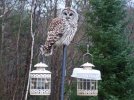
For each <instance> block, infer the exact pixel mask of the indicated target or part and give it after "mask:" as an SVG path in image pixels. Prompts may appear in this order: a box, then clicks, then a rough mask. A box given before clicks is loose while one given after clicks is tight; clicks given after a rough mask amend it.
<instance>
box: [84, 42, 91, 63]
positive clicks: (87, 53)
mask: <svg viewBox="0 0 134 100" xmlns="http://www.w3.org/2000/svg"><path fill="white" fill-rule="evenodd" d="M87 55H89V56H90V57H91V62H92V63H93V56H92V54H90V53H89V44H87V52H86V53H85V54H84V55H83V63H84V62H85V56H87Z"/></svg>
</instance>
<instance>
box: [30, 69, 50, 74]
mask: <svg viewBox="0 0 134 100" xmlns="http://www.w3.org/2000/svg"><path fill="white" fill-rule="evenodd" d="M30 73H31V74H50V73H51V72H50V71H48V70H33V71H32V72H30Z"/></svg>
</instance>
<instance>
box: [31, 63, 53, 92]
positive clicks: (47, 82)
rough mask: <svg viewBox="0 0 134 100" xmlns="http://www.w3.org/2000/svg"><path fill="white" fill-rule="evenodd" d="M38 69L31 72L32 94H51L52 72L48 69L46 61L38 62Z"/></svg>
mask: <svg viewBox="0 0 134 100" xmlns="http://www.w3.org/2000/svg"><path fill="white" fill-rule="evenodd" d="M34 67H36V70H33V71H32V72H30V95H50V93H51V72H50V71H48V70H46V69H45V68H46V67H48V66H47V65H46V64H45V63H42V62H40V63H37V64H36V65H35V66H34Z"/></svg>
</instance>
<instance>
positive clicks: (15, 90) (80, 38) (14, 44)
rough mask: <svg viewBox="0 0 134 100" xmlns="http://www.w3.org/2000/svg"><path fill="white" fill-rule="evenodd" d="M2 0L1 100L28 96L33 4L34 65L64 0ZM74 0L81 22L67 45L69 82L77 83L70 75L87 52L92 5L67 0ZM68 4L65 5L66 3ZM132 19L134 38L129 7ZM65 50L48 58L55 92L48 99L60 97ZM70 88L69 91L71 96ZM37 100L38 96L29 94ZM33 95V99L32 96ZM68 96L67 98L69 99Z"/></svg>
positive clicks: (86, 1) (129, 28)
mask: <svg viewBox="0 0 134 100" xmlns="http://www.w3.org/2000/svg"><path fill="white" fill-rule="evenodd" d="M31 1H32V0H28V1H27V0H0V100H24V97H25V93H26V86H27V81H28V72H29V66H30V57H31V44H32V37H31V34H30V33H31V31H30V28H31V24H30V23H31V19H30V14H31V6H33V15H32V16H33V33H34V34H35V36H34V38H35V40H34V48H33V59H32V70H33V69H34V68H33V65H34V64H36V63H38V62H39V61H40V60H39V47H40V45H42V44H44V41H45V39H46V33H47V28H48V26H49V23H50V21H51V20H52V19H53V18H54V17H56V16H57V14H58V11H59V10H60V9H59V8H60V6H59V4H60V2H63V0H33V3H32V2H31ZM68 2H73V7H74V8H75V9H76V10H77V12H78V13H79V26H78V31H77V33H76V36H75V37H74V40H73V41H72V43H71V44H70V45H69V46H68V49H67V76H66V86H68V87H69V86H71V84H72V83H73V81H72V79H71V78H70V75H71V74H72V69H73V68H74V67H79V66H80V65H81V60H82V59H81V57H82V55H83V54H84V52H82V51H81V50H80V48H79V46H80V45H85V48H86V44H87V42H88V38H87V36H86V34H85V33H86V31H85V20H84V19H85V18H84V14H85V11H86V10H87V9H89V8H90V7H89V4H90V3H89V0H72V1H70V0H66V4H67V3H68ZM63 7H64V5H63ZM127 13H128V14H127V19H132V20H131V22H129V24H128V26H127V28H126V31H127V33H129V34H130V35H128V36H129V37H128V39H130V40H131V41H133V39H134V8H133V6H128V7H127ZM61 56H62V50H61V47H60V48H56V49H55V51H54V55H53V56H51V57H48V58H46V60H45V61H46V63H47V64H48V65H49V70H51V72H52V94H51V97H47V100H59V95H60V94H59V93H60V79H61V78H60V74H61V73H60V72H61V71H60V70H61V69H60V68H61ZM67 96H68V91H67V92H66V93H65V97H66V98H67ZM28 98H29V100H36V99H34V98H36V97H34V96H33V97H30V96H29V97H28ZM32 98H33V99H32ZM66 100H67V99H66Z"/></svg>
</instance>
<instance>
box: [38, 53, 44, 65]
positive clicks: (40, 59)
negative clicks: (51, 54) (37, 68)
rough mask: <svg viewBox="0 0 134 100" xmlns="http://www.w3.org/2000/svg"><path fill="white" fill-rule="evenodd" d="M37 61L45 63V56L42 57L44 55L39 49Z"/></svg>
mask: <svg viewBox="0 0 134 100" xmlns="http://www.w3.org/2000/svg"><path fill="white" fill-rule="evenodd" d="M38 62H43V63H45V57H44V55H43V54H42V53H41V51H40V52H39V55H38Z"/></svg>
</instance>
